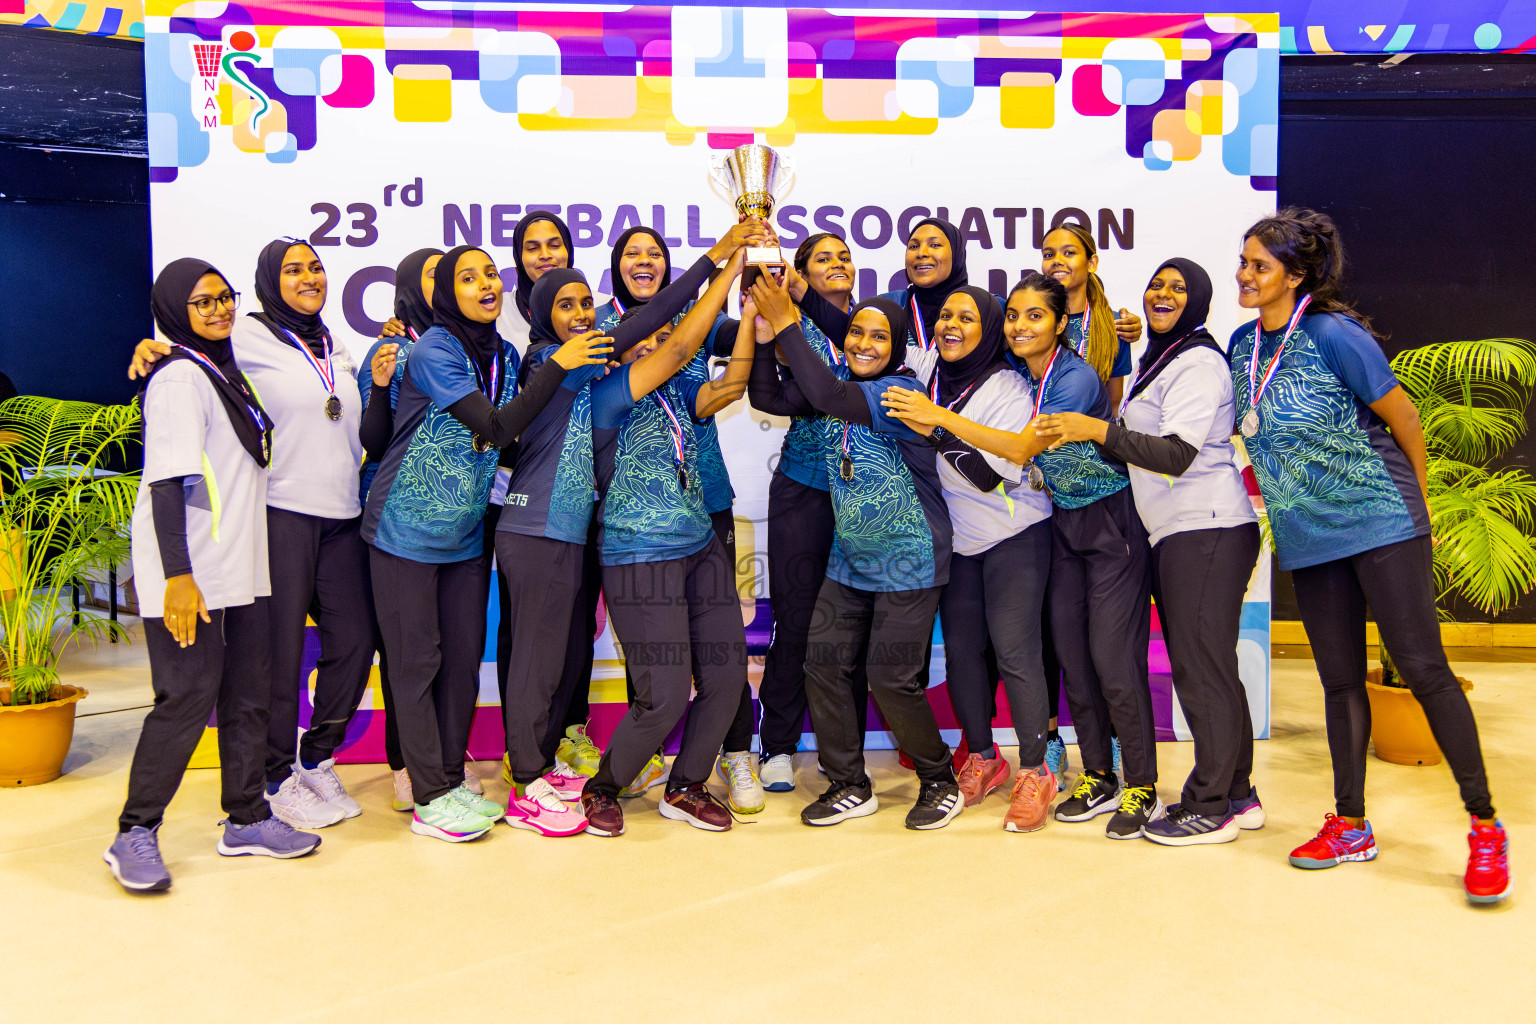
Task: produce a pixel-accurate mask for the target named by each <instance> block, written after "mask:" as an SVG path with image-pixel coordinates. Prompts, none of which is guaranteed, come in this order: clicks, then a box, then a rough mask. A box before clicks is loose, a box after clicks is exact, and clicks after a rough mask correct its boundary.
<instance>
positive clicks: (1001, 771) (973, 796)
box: [956, 750, 1010, 807]
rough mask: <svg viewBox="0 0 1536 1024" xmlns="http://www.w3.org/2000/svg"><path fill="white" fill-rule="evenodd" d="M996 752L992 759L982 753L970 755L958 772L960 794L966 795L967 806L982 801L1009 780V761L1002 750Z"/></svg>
mask: <svg viewBox="0 0 1536 1024" xmlns="http://www.w3.org/2000/svg"><path fill="white" fill-rule="evenodd" d="M995 753H996V754H997V756H996V757H994V758H993V759H992V760H990V761H988V760H987V759H986V758H984V757H982V756H981V755H980V754H972V755H970V756H969V757H967V758H966V759H965V764H964V765H962V766H961V767H960V771H958V772H957V773H956V775H957V776H958V779H957V781H958V782H959V784H960V795H961V796H963V797H965V806H967V807H974V806H975V805H976V804H979V803H981V802H982V801H983V800H985V799H986V798H987V794H988V793H990V792H992V791H993V790H994V789H996V788H997V787H999V786H1001V785H1002V784H1003V783H1004V782H1006V781H1007V780H1008V772H1009V770H1010V768H1009V765H1008V762H1007V761H1006V760H1005V759H1004V758H1003V752H1002V751H1000V750H998V751H995Z"/></svg>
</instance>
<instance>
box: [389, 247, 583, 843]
mask: <svg viewBox="0 0 1536 1024" xmlns="http://www.w3.org/2000/svg"><path fill="white" fill-rule="evenodd" d="M433 281H434V285H433V290H432V312H433V319H434V326H433V327H432V328H431V329H430V330H428V331H427V332H426V333H425V334H424V335H422V337H421V340H420V341H418V342H417V343H416V345H415V346H414V347H413V348H412V349H411V354H410V360H409V362H408V363H407V364H406V370H405V379H404V381H403V383H402V384H401V385H400V397H399V404H398V408H397V409H396V411H395V416H394V428H393V437H392V440H391V441H390V443H389V447H388V450H387V451H386V452H385V454H384V458H383V459H382V461H381V462H380V464H379V471H378V474H377V475H376V476H375V477H374V481H373V485H372V487H371V488H370V490H369V493H368V505H367V509H366V511H365V512H364V515H363V539H364V540H366V541H367V542H368V544H369V545H370V546H371V548H372V551H371V553H370V563H371V568H372V575H373V592H374V601H375V606H376V609H377V613H378V620H379V630H380V632H381V633H382V634H383V637H384V646H385V648H386V650H387V651H388V654H389V664H390V672H391V677H390V684H391V689H392V691H393V695H394V698H395V704H396V707H397V710H398V712H399V722H398V724H399V730H400V745H401V750H402V753H403V755H404V759H405V763H406V768H407V770H408V771H409V773H410V780H411V787H412V798H413V800H414V801H415V814H414V815H413V817H412V821H411V830H412V831H413V832H416V833H418V834H421V835H427V836H432V837H435V838H438V839H446V840H448V841H449V842H462V841H464V840H467V839H474V838H476V837H478V836H480V835H483V834H484V833H485V832H487V831H489V829H490V827H491V826H492V825H493V824H494V823H495V821H496V819H498V818H500V817H501V816H502V813H503V811H502V808H501V806H500V805H499V804H497V803H495V802H493V801H489V800H486V799H484V798H483V797H481V796H478V795H477V794H475V793H474V792H472V791H471V790H470V789H469V787H467V786H465V785H464V784H463V781H462V780H463V771H464V768H463V765H464V751H465V747H466V746H467V744H468V742H469V726H470V721H471V718H472V716H473V714H474V707H475V694H476V693H477V692H478V690H479V675H480V657H481V653H482V652H483V650H484V647H485V607H486V599H487V588H488V585H489V571H490V566H489V559H488V558H486V557H483V556H484V553H485V552H484V548H485V544H484V528H483V525H482V520H483V519H484V518H485V506H486V501H487V499H488V497H489V495H490V491H491V486H492V484H493V482H494V480H495V477H496V467H497V462H498V461H499V459H500V455H501V452H500V449H501V448H503V447H506V446H509V445H511V444H513V443H515V441H516V440H517V437H518V435H519V434H521V433H522V432H523V430H524V428H526V427H527V425H528V424H529V422H530V421H532V419H533V417H534V415H535V414H537V413H538V411H539V410H540V409H542V408H543V407H544V405H545V404H546V403H547V402H548V401H549V399H550V397H551V396H552V395H553V394H554V392H555V390H556V389H557V388H559V386H560V384H561V382H562V381H563V380H564V378H565V373H566V371H567V370H573V369H576V368H578V367H581V366H583V365H589V364H593V363H602V362H606V360H607V356H608V353H609V351H610V349H609V346H608V344H607V340H606V339H604V338H602V337H600V336H596V335H583V336H581V337H580V338H577V339H573V340H572V341H570V342H568V343H567V344H566V345H564V346H562V347H561V349H560V351H558V352H557V353H555V355H554V357H553V358H552V359H551V360H550V361H549V363H548V364H547V365H546V366H545V367H543V368H542V369H541V370H540V372H539V373H537V374H534V375H533V376H532V377H530V378H529V380H528V381H527V382H526V383H525V384H523V385H522V386H521V387H519V386H518V384H517V383H516V381H517V369H518V356H517V353H516V351H515V350H513V349H512V348H511V346H509V345H507V343H506V342H504V341H503V340H502V339H501V337H500V336H499V335H498V334H497V333H496V316H497V314H498V313H499V312H500V310H501V301H502V285H501V276H500V274H499V273H498V271H497V269H496V264H495V262H494V261H493V260H492V259H491V258H490V256H488V255H487V254H486V253H485V252H484V251H483V250H481V249H478V248H475V247H473V246H460V247H459V248H456V249H452V250H450V251H449V252H447V253H446V254H445V255H444V256H443V258H442V259H441V260H440V261H439V262H438V265H437V269H436V271H435V273H434V275H433ZM381 398H382V396H380V395H375V396H374V398H373V401H374V402H375V403H379V402H380V401H381Z"/></svg>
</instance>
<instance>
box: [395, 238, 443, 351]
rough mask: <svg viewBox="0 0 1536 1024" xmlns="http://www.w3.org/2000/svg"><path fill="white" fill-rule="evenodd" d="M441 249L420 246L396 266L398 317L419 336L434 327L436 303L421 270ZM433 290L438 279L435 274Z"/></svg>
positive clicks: (396, 317) (396, 309)
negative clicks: (424, 289)
mask: <svg viewBox="0 0 1536 1024" xmlns="http://www.w3.org/2000/svg"><path fill="white" fill-rule="evenodd" d="M442 254H443V250H441V249H417V250H416V251H415V252H413V253H411V254H410V255H409V256H407V257H406V258H405V259H403V260H401V261H400V265H399V266H398V267H396V268H395V319H396V320H399V321H400V322H401V323H403V324H405V326H407V327H409V328H410V329H411V330H413V331H415V332H416V336H417V337H418V338H419V337H421V336H422V335H423V334H426V333H427V330H428V329H429V328H430V327H431V326H432V323H433V318H432V304H431V303H429V302H428V301H427V297H426V295H425V294H424V293H423V292H422V290H421V269H422V268H423V267H425V266H426V265H427V260H429V259H431V258H432V257H433V256H441V255H442ZM432 280H433V285H432V287H433V290H434V291H435V290H436V288H437V284H436V281H437V278H436V277H435V276H434V277H433V279H432Z"/></svg>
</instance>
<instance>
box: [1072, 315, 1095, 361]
mask: <svg viewBox="0 0 1536 1024" xmlns="http://www.w3.org/2000/svg"><path fill="white" fill-rule="evenodd" d="M1092 320H1093V308H1092V307H1089V308H1088V309H1085V310H1083V334H1082V337H1080V338H1078V339H1077V344H1076V345H1074V346H1072V348H1073V351H1075V352H1076V353H1077V354H1078V355H1080V356H1082V355H1083V353H1084V352H1086V351H1087V350H1088V327H1089V324H1090V323H1091V322H1092ZM1083 358H1084V359H1087V358H1088V357H1087V356H1083Z"/></svg>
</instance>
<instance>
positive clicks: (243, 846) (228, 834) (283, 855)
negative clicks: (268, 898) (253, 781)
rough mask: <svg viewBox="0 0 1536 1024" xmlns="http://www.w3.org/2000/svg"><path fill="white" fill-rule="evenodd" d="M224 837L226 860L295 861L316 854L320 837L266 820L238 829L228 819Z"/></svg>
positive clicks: (221, 842) (221, 848)
mask: <svg viewBox="0 0 1536 1024" xmlns="http://www.w3.org/2000/svg"><path fill="white" fill-rule="evenodd" d="M223 825H224V834H223V835H222V836H220V837H219V852H220V853H221V854H223V855H224V856H226V857H253V856H254V857H276V858H277V859H278V860H292V859H293V858H295V857H302V856H304V855H305V854H308V853H314V852H315V850H317V849H318V848H319V846H320V837H319V836H317V835H315V834H314V833H312V832H300V831H299V830H298V829H296V828H294V827H293V826H292V825H290V824H288V823H287V822H286V821H284V820H282V819H281V818H277V817H272V818H265V819H263V820H261V821H258V822H256V823H255V824H254V825H236V824H235V823H234V822H232V821H230V820H229V819H228V818H225V819H224V821H223Z"/></svg>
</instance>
